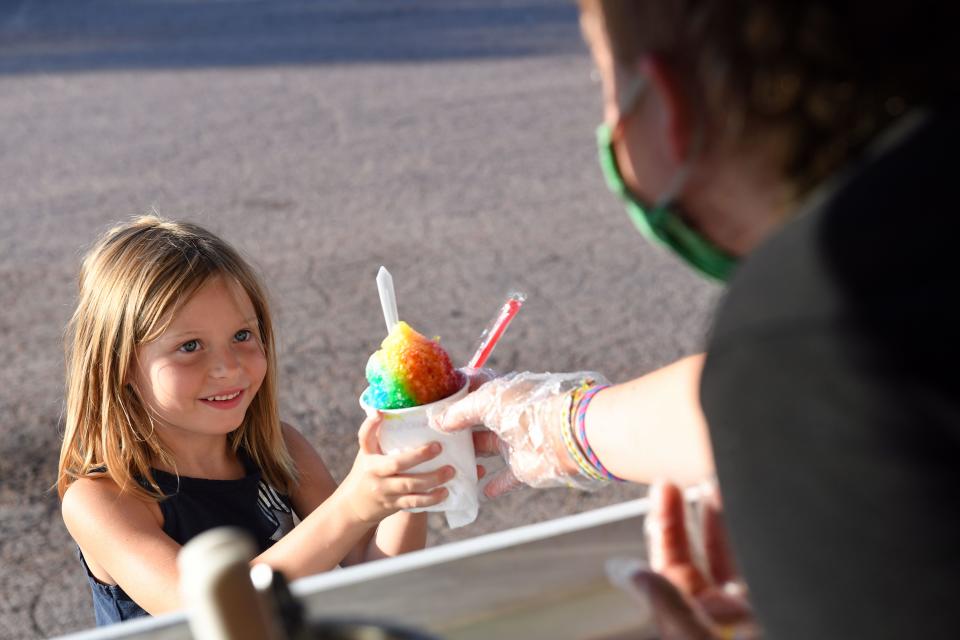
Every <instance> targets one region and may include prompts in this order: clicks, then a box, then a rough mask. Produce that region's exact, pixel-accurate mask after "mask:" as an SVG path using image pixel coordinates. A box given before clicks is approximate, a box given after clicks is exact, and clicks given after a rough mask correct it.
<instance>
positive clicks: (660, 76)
mask: <svg viewBox="0 0 960 640" xmlns="http://www.w3.org/2000/svg"><path fill="white" fill-rule="evenodd" d="M637 66H638V69H637V71H638V72H639V73H642V74H643V75H644V76H645V77H646V78H647V81H648V82H649V89H648V91H651V92H652V93H653V94H654V95H655V96H656V98H657V100H658V106H659V108H660V114H659V115H660V117H661V118H663V122H662V123H661V124H662V127H661V131H663V132H664V142H665V143H666V144H665V146H666V149H667V151H668V153H669V154H670V157H671V159H672V160H674V161H675V162H676V163H677V164H681V163H683V162H684V161H685V160H686V159H687V158H688V156H689V155H690V153H691V152H692V149H691V141H692V139H693V135H694V128H695V123H694V121H693V117H694V116H693V109H692V104H691V99H690V97H689V95H688V94H687V92H686V90H685V87H684V84H683V82H682V76H681V75H680V73H679V72H678V71H677V69H676V68H675V67H674V66H673V65H671V64H670V63H669V62H668V61H667V60H665V59H664V58H663V56H660V55H657V54H649V55H645V56H643V57H642V58H641V59H640V60H639V61H638V62H637Z"/></svg>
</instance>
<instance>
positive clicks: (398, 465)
mask: <svg viewBox="0 0 960 640" xmlns="http://www.w3.org/2000/svg"><path fill="white" fill-rule="evenodd" d="M382 424H383V414H381V413H380V412H377V413H375V414H371V415H369V416H367V419H366V420H364V421H363V424H362V425H361V426H360V433H359V440H360V452H359V453H358V454H357V459H356V460H355V461H354V463H353V468H352V469H351V470H350V473H349V474H348V475H347V477H346V478H345V479H344V481H343V483H342V484H341V485H340V491H342V492H343V496H344V499H345V501H346V504H347V506H348V508H349V509H350V511H351V512H352V513H353V515H354V516H355V517H356V518H357V519H358V520H360V521H361V522H365V523H368V524H376V523H378V522H380V521H381V520H383V519H384V518H386V517H387V516H389V515H392V514H394V513H396V512H397V511H400V510H401V509H412V508H417V507H429V506H433V505H435V504H438V503H440V502H442V501H443V500H444V499H445V498H446V497H447V493H448V492H447V489H445V488H444V487H441V486H440V485H442V484H443V483H445V482H447V481H449V480H450V479H451V478H453V475H454V473H455V472H454V469H453V467H451V466H449V465H448V466H444V467H440V468H439V469H437V470H436V471H430V472H428V473H404V472H405V471H407V470H408V469H410V468H412V467H415V466H417V465H418V464H420V463H421V462H426V461H427V460H431V459H433V458H435V457H437V456H438V455H439V454H440V451H441V445H440V443H439V442H431V443H429V444H426V445H424V446H422V447H418V448H416V449H411V450H409V451H402V452H399V453H394V454H391V455H386V454H384V453H383V451H381V449H380V440H379V433H380V426H381V425H382Z"/></svg>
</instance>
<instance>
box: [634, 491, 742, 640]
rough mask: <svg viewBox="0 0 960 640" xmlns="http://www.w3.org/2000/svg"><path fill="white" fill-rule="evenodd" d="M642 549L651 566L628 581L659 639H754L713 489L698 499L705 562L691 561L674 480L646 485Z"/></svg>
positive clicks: (681, 504)
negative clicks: (642, 598) (645, 601)
mask: <svg viewBox="0 0 960 640" xmlns="http://www.w3.org/2000/svg"><path fill="white" fill-rule="evenodd" d="M650 499H651V502H652V505H651V511H650V514H649V515H648V516H647V521H646V533H647V549H648V552H649V555H650V566H651V569H652V570H642V571H639V572H638V573H636V574H634V576H633V582H634V585H635V586H636V587H637V588H638V589H639V590H640V591H642V592H645V593H646V594H647V596H648V598H649V602H650V604H651V606H652V609H653V612H654V615H655V617H656V619H657V623H658V625H659V627H660V634H661V636H660V637H661V638H664V639H666V640H673V639H677V640H679V639H681V638H682V639H684V640H691V639H692V640H724V639H730V638H738V639H742V640H748V639H753V638H759V637H760V633H759V630H758V627H757V626H756V624H755V622H754V620H753V615H752V612H751V609H750V605H749V602H748V601H747V598H746V588H745V587H744V586H743V583H742V582H741V581H740V580H739V579H738V576H737V573H736V569H735V566H734V563H733V557H732V555H731V553H730V548H729V546H728V544H727V535H726V529H725V527H724V526H723V522H722V508H721V504H720V497H719V493H718V492H717V491H716V488H715V487H711V488H710V489H709V490H708V492H707V495H705V496H704V498H703V500H702V503H701V522H700V523H698V524H699V526H700V527H701V529H702V535H703V546H704V554H703V555H704V556H705V562H706V565H707V566H706V567H705V571H704V570H701V569H700V567H698V566H697V564H696V563H695V561H694V558H695V554H694V552H693V549H692V545H691V542H690V539H689V537H688V535H687V526H686V519H685V511H684V500H683V495H682V493H681V492H680V490H679V489H678V488H677V486H676V485H673V484H670V483H657V484H655V485H653V486H652V487H651V491H650Z"/></svg>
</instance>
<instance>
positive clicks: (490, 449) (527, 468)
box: [433, 371, 606, 498]
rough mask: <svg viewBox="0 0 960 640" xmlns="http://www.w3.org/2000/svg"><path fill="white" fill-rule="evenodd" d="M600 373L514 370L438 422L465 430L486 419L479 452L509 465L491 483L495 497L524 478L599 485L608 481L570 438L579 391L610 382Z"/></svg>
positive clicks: (534, 482)
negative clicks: (573, 448) (592, 470)
mask: <svg viewBox="0 0 960 640" xmlns="http://www.w3.org/2000/svg"><path fill="white" fill-rule="evenodd" d="M605 383H606V379H605V378H604V377H603V376H601V375H600V374H598V373H594V372H587V371H580V372H576V373H530V372H524V373H510V374H507V375H504V376H502V377H500V378H495V379H493V380H490V381H489V382H486V383H485V384H483V385H482V386H481V387H480V388H479V389H477V390H476V391H475V392H474V393H471V394H470V395H468V396H467V397H465V398H463V399H462V400H460V401H459V402H456V403H454V404H452V405H451V406H450V407H448V408H447V409H446V411H444V412H442V413H440V414H438V415H436V416H434V417H433V426H434V428H436V429H438V430H440V431H447V432H450V431H459V430H461V429H470V428H472V427H475V426H478V425H482V426H484V427H486V429H487V430H486V431H483V430H481V431H477V432H475V433H474V445H475V448H476V450H477V453H478V455H481V456H483V455H497V454H499V455H502V456H503V457H504V459H505V460H506V461H507V464H508V467H507V468H505V469H503V470H502V471H500V472H499V473H498V474H497V475H496V476H494V477H493V478H492V479H491V480H490V481H489V482H488V484H487V486H486V488H485V490H484V492H485V493H486V495H487V497H490V498H493V497H496V496H498V495H502V494H504V493H507V492H508V491H511V490H513V489H515V488H517V487H519V486H521V485H522V484H526V485H529V486H532V487H556V486H571V487H575V488H579V489H586V490H593V489H596V488H599V487H601V486H604V485H605V484H606V483H605V482H600V481H598V480H594V479H592V478H590V477H588V476H586V475H584V474H583V473H582V472H581V471H580V468H579V467H578V465H577V463H576V461H575V460H574V459H573V458H572V457H571V455H570V453H569V450H568V448H567V446H566V445H565V444H564V439H563V432H562V430H563V429H565V428H567V425H568V423H569V422H568V421H569V419H570V404H571V398H572V394H573V391H574V390H575V389H577V388H580V387H583V386H584V385H592V384H605Z"/></svg>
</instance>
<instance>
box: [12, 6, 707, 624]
mask: <svg viewBox="0 0 960 640" xmlns="http://www.w3.org/2000/svg"><path fill="white" fill-rule="evenodd" d="M600 106H601V105H600V94H599V86H598V85H597V84H596V82H595V80H594V79H593V78H592V73H591V65H590V61H589V58H588V54H587V52H586V49H585V47H584V45H583V43H582V40H581V38H580V33H579V27H578V24H577V11H576V7H575V4H574V3H573V2H572V1H563V0H555V1H547V0H539V1H538V0H502V1H496V0H433V1H426V0H405V1H401V0H351V1H347V0H324V1H323V2H305V1H294V0H206V1H201V0H99V1H93V0H42V1H41V0H36V1H34V0H2V1H0V123H2V126H0V131H2V134H0V176H2V177H3V185H2V189H0V376H2V379H0V594H2V596H3V597H2V598H0V636H2V637H5V638H7V637H9V638H38V637H44V636H49V635H54V634H60V633H65V632H69V631H75V630H79V629H83V628H86V627H89V626H91V625H92V624H93V615H92V607H91V603H90V596H89V593H88V591H87V586H86V582H85V579H84V575H83V571H82V569H81V567H80V565H79V563H78V561H77V558H76V553H75V547H74V545H73V544H72V542H71V540H70V538H69V536H68V535H67V533H66V530H65V529H64V526H63V523H62V521H61V519H60V515H59V505H58V500H57V497H56V494H55V492H53V491H51V490H50V487H51V486H52V485H53V484H54V482H55V474H56V463H57V457H58V453H59V439H60V431H61V428H62V412H63V355H62V354H63V341H62V333H63V328H64V325H65V324H66V322H67V319H68V318H69V315H70V313H71V311H72V305H73V304H74V296H75V289H76V284H75V279H76V273H77V268H78V265H79V259H80V256H81V255H82V253H83V252H84V250H85V249H86V248H87V247H88V246H89V244H90V243H91V242H92V241H93V239H94V238H95V237H97V236H98V235H99V234H100V233H102V232H103V231H104V230H105V229H107V228H109V227H110V226H111V225H112V224H113V223H115V222H116V221H119V220H123V219H126V218H129V217H131V216H134V215H137V214H142V213H148V212H156V213H158V214H160V215H162V216H166V217H171V218H178V219H189V220H193V221H196V222H199V223H201V224H203V225H205V226H207V227H209V228H210V229H212V230H213V231H215V232H217V233H218V234H220V235H221V236H223V237H224V238H225V239H227V240H228V241H230V242H232V243H234V244H235V245H236V246H237V247H238V248H240V249H241V250H242V251H243V253H244V254H245V255H246V256H247V257H248V258H249V259H250V260H251V262H252V263H253V264H254V265H256V266H257V267H258V269H259V270H260V272H261V273H262V275H263V277H264V280H265V281H266V283H267V286H268V288H269V290H270V294H271V298H272V303H273V310H274V313H275V318H276V321H277V324H278V333H279V338H280V367H281V370H280V380H281V401H282V417H283V418H284V419H286V420H287V421H290V422H292V423H293V424H295V425H297V426H298V427H299V428H300V429H301V430H302V431H303V432H304V433H305V434H306V436H307V437H308V439H309V440H310V441H311V442H312V443H313V444H314V446H316V447H317V448H318V449H319V450H320V452H321V453H322V455H323V456H324V458H325V459H326V461H327V463H328V465H329V466H330V467H331V469H332V471H333V473H334V475H335V476H336V477H337V478H338V479H341V478H342V477H343V476H344V475H345V474H346V472H347V471H348V470H349V467H350V464H351V462H352V460H353V456H354V455H355V454H356V450H357V445H356V429H357V427H358V426H359V424H360V422H361V420H362V417H363V414H362V411H361V410H360V408H359V406H358V404H357V396H358V395H359V393H360V391H362V389H363V388H364V386H365V381H364V377H363V369H364V365H365V363H366V359H367V356H368V355H369V353H370V352H371V351H373V350H374V349H376V348H377V346H378V344H379V342H380V340H381V339H382V338H383V334H384V326H383V318H382V315H381V311H380V305H379V300H378V297H377V291H376V285H375V282H374V278H375V275H376V272H377V269H378V267H379V266H380V265H381V264H382V265H386V266H387V267H388V268H389V269H390V271H391V273H392V274H393V277H394V281H395V283H396V288H397V295H398V301H399V308H400V315H401V318H403V319H406V320H407V321H409V322H410V323H411V324H412V325H413V326H414V327H416V328H418V329H419V330H420V331H422V332H423V333H426V334H428V335H439V336H440V337H441V339H442V341H443V344H444V345H445V346H446V347H447V349H448V350H449V351H450V353H451V355H452V356H453V358H454V360H457V361H458V362H459V363H463V362H465V361H466V359H467V358H468V357H469V356H470V354H471V351H472V348H473V346H474V344H475V342H476V340H477V339H478V337H479V334H480V332H481V330H482V329H483V327H484V325H485V324H486V323H487V322H488V321H489V320H490V319H491V317H492V316H493V315H494V313H495V312H496V311H497V309H498V307H499V305H500V304H501V303H502V301H503V298H504V296H505V295H506V293H507V292H508V291H509V290H510V289H511V288H519V289H521V290H523V291H525V292H526V293H527V294H528V300H527V303H526V304H525V305H524V308H523V310H522V311H521V313H520V315H519V316H518V317H517V319H516V320H515V321H514V323H513V325H511V327H510V330H509V331H508V332H507V334H506V337H505V338H504V340H503V341H502V342H501V343H500V345H499V346H498V348H497V351H496V352H495V353H494V356H493V358H492V360H491V361H490V365H491V366H493V367H495V368H498V369H500V370H503V371H507V370H512V369H521V370H522V369H531V370H553V371H562V370H574V369H594V370H599V371H602V372H604V373H605V374H606V375H607V376H609V377H610V378H612V379H614V380H625V379H627V378H629V377H633V376H635V375H638V374H641V373H645V372H648V371H650V370H652V369H654V368H656V367H658V366H661V365H663V364H666V363H668V362H670V361H672V360H674V359H676V358H677V357H679V356H682V355H685V354H688V353H693V352H695V351H696V350H698V349H700V348H701V347H702V345H703V343H704V339H705V335H706V331H707V328H708V327H707V318H708V316H709V314H710V312H711V310H712V307H713V306H714V305H715V303H716V300H717V295H718V290H717V289H716V288H715V287H713V286H712V285H709V284H706V283H704V282H702V281H700V280H698V279H697V278H696V276H694V275H691V274H689V273H687V271H686V270H685V269H684V268H683V267H682V266H681V265H680V264H679V263H677V262H675V261H674V260H673V259H672V258H670V257H669V256H667V255H666V254H664V253H662V252H661V251H659V250H657V249H655V248H653V247H650V246H648V245H647V244H646V243H645V242H644V241H643V240H642V238H641V237H640V236H639V234H637V233H636V232H635V231H634V230H633V228H632V226H631V225H630V223H629V221H628V219H627V217H626V215H625V214H624V213H623V211H622V208H621V206H620V205H619V204H618V202H617V201H616V199H615V198H614V197H613V196H611V195H609V194H608V193H607V192H606V188H605V186H604V184H603V181H602V177H601V175H600V171H599V168H598V166H597V162H596V151H595V143H594V136H593V132H594V127H595V126H596V124H597V123H598V122H599V120H600V118H601V109H600ZM638 419H642V417H638ZM642 494H643V488H642V487H617V488H613V489H610V490H608V491H605V492H602V493H598V494H594V495H591V494H585V493H581V492H576V491H568V490H550V491H541V492H534V491H522V492H518V493H516V494H514V495H511V496H508V497H506V498H504V499H501V500H499V501H497V502H495V503H485V504H484V505H483V506H482V509H481V513H480V517H479V519H478V521H477V522H476V523H474V524H473V525H470V526H468V527H465V528H462V529H457V530H453V531H450V530H448V529H446V526H445V523H444V521H443V518H442V517H441V516H437V515H434V516H431V517H432V520H431V532H430V544H432V545H437V544H443V543H444V542H448V541H452V540H458V539H463V538H467V537H472V536H476V535H480V534H484V533H488V532H492V531H497V530H502V529H505V528H509V527H514V526H518V525H522V524H528V523H532V522H538V521H542V520H546V519H550V518H554V517H558V516H561V515H566V514H570V513H574V512H579V511H583V510H587V509H591V508H596V507H599V506H602V505H606V504H610V503H614V502H619V501H622V500H626V499H630V498H634V497H638V496H640V495H642ZM640 534H641V532H639V531H638V532H637V535H640Z"/></svg>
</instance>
